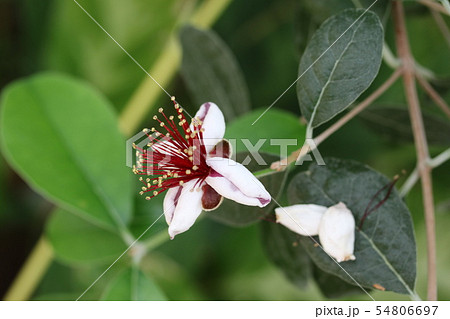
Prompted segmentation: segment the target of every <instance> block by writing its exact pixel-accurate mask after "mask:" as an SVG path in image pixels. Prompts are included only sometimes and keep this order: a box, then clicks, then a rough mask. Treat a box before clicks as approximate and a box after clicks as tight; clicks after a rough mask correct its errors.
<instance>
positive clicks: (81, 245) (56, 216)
mask: <svg viewBox="0 0 450 319" xmlns="http://www.w3.org/2000/svg"><path fill="white" fill-rule="evenodd" d="M47 237H48V239H49V240H50V243H51V244H52V247H53V250H54V252H55V255H56V257H57V258H58V259H60V260H61V261H64V262H66V263H69V264H74V263H78V264H88V265H92V264H94V263H102V264H106V263H111V262H113V261H114V260H115V259H116V258H117V257H119V256H120V254H122V253H123V252H124V251H125V250H126V249H127V246H126V245H125V243H124V242H123V240H122V239H121V238H120V237H119V236H118V235H117V234H116V233H114V232H111V231H110V230H109V229H104V228H100V227H98V226H96V225H94V224H92V223H89V222H88V221H86V220H85V219H83V218H80V217H78V216H76V215H75V214H72V213H70V212H67V211H65V210H63V209H56V210H55V211H54V212H53V213H52V216H51V218H50V221H49V223H48V224H47Z"/></svg>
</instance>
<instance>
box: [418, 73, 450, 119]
mask: <svg viewBox="0 0 450 319" xmlns="http://www.w3.org/2000/svg"><path fill="white" fill-rule="evenodd" d="M416 78H417V81H418V82H419V84H420V86H421V87H422V88H423V89H424V90H425V92H426V93H427V94H428V95H429V96H430V97H431V99H432V100H433V101H434V103H436V105H437V106H439V108H440V109H441V110H442V112H444V113H445V114H446V115H447V116H448V118H450V106H449V105H448V104H447V102H445V101H444V99H443V98H442V97H441V96H440V95H439V93H438V92H436V90H435V89H434V88H433V87H432V86H431V85H430V83H428V82H427V80H425V79H424V78H423V77H422V76H421V75H420V74H417V73H416Z"/></svg>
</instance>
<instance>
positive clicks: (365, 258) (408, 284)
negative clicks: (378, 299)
mask: <svg viewBox="0 0 450 319" xmlns="http://www.w3.org/2000/svg"><path fill="white" fill-rule="evenodd" d="M325 163H326V166H318V165H316V164H312V165H311V166H310V167H309V170H308V171H307V172H303V173H300V174H298V175H296V176H295V177H294V178H293V179H292V181H291V183H290V184H289V187H288V199H289V203H290V204H291V205H293V204H298V203H305V204H306V203H308V204H318V205H324V206H331V205H334V204H336V203H338V202H340V201H342V202H344V203H345V204H346V205H347V207H348V208H349V209H350V210H351V211H352V213H353V215H354V216H355V221H356V225H359V222H360V220H361V218H362V216H363V215H364V212H365V210H366V207H367V206H368V204H369V202H370V201H371V199H372V198H373V197H374V196H375V195H376V193H377V192H378V191H379V190H380V189H382V188H383V187H384V186H386V185H387V184H389V183H390V181H389V180H388V179H387V178H386V177H384V176H383V175H381V174H380V173H378V172H376V171H374V170H372V169H371V168H369V167H367V166H365V165H362V164H360V163H358V162H354V161H349V160H339V159H332V158H329V159H325ZM384 196H385V192H381V194H379V195H378V196H377V197H376V198H375V200H374V203H375V204H376V203H378V202H379V201H381V199H382V198H383V197H384ZM301 243H302V245H303V247H305V249H306V251H307V252H308V254H309V255H310V256H311V258H312V259H313V261H314V262H315V264H316V265H317V266H318V267H319V268H320V269H322V270H323V271H325V272H328V273H330V274H333V275H335V276H338V277H340V278H341V279H343V280H345V281H347V282H348V283H350V284H355V282H354V281H353V280H352V279H351V278H350V277H349V276H348V275H347V274H346V273H345V272H344V270H343V269H345V271H346V272H347V273H348V274H349V275H351V276H352V277H353V278H354V279H355V280H356V281H357V282H358V283H359V284H360V285H361V286H363V287H366V288H371V287H373V285H380V286H382V287H384V288H385V289H386V290H389V291H394V292H398V293H402V294H412V292H413V291H414V284H415V280H416V244H415V238H414V230H413V225H412V220H411V215H410V213H409V211H408V208H407V207H406V206H405V204H404V203H403V201H402V200H401V198H400V197H399V195H398V193H397V191H396V190H395V189H394V190H393V191H392V193H391V194H390V196H389V198H388V199H387V201H386V202H384V203H383V204H382V205H381V206H380V207H379V208H378V209H377V210H376V211H374V212H373V213H372V214H370V215H369V217H368V218H367V219H366V221H365V222H364V225H363V227H362V230H361V231H355V252H354V255H355V256H356V260H355V261H347V262H342V263H340V264H339V265H338V264H337V263H336V262H335V261H334V260H333V259H331V257H329V256H328V255H327V254H325V252H324V251H323V250H322V249H321V248H319V247H314V242H313V241H311V239H310V238H307V237H302V239H301ZM339 266H341V267H342V268H343V269H342V268H341V267H339Z"/></svg>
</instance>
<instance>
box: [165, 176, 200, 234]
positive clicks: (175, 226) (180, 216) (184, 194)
mask: <svg viewBox="0 0 450 319" xmlns="http://www.w3.org/2000/svg"><path fill="white" fill-rule="evenodd" d="M197 182H198V179H194V180H192V181H189V182H187V183H185V184H184V185H183V186H182V190H181V194H180V196H179V197H178V202H177V205H176V207H175V211H174V212H173V217H172V221H171V222H170V225H169V235H170V238H171V239H173V238H174V237H175V236H176V235H178V234H180V233H183V232H185V231H186V230H188V229H189V228H191V226H192V225H193V224H194V223H195V221H196V220H197V217H198V216H199V215H200V213H201V212H202V195H203V191H202V190H201V185H198V184H197V185H196V186H197V187H196V188H195V189H194V186H195V184H196V183H197Z"/></svg>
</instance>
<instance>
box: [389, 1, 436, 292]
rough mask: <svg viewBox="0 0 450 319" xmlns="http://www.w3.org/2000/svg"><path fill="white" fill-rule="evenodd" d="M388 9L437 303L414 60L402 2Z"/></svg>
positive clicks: (430, 206)
mask: <svg viewBox="0 0 450 319" xmlns="http://www.w3.org/2000/svg"><path fill="white" fill-rule="evenodd" d="M421 2H423V1H421ZM392 8H393V16H394V23H395V38H396V43H397V51H398V56H399V58H400V60H401V62H402V65H403V83H404V86H405V95H406V99H407V102H408V107H409V114H410V118H411V125H412V129H413V135H414V143H415V146H416V154H417V167H418V170H419V174H420V177H421V181H422V195H423V204H424V212H425V225H426V230H427V248H428V249H427V253H428V300H437V276H436V235H435V220H434V201H433V185H432V180H431V169H430V167H429V166H428V165H427V161H428V160H429V152H428V144H427V139H426V135H425V128H424V125H423V118H422V113H421V110H420V104H419V98H418V96H417V89H416V83H415V69H414V59H413V57H412V54H411V50H410V47H409V41H408V35H407V32H406V26H405V14H404V9H403V3H402V1H393V7H392Z"/></svg>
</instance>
